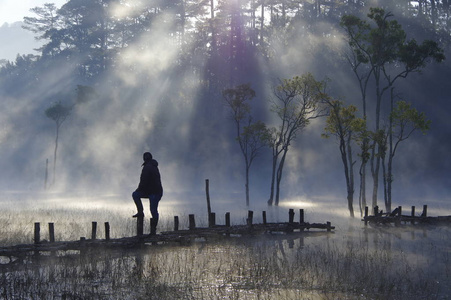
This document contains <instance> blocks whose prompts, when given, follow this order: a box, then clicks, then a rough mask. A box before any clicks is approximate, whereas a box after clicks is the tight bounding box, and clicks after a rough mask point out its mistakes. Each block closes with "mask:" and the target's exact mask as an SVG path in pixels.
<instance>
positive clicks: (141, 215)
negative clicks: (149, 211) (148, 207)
mask: <svg viewBox="0 0 451 300" xmlns="http://www.w3.org/2000/svg"><path fill="white" fill-rule="evenodd" d="M138 217H144V213H137V214H135V215H133V218H138Z"/></svg>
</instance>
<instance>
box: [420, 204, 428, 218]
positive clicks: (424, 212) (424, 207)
mask: <svg viewBox="0 0 451 300" xmlns="http://www.w3.org/2000/svg"><path fill="white" fill-rule="evenodd" d="M421 216H422V217H427V216H428V206H427V205H423V213H422V214H421Z"/></svg>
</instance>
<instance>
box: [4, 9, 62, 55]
mask: <svg viewBox="0 0 451 300" xmlns="http://www.w3.org/2000/svg"><path fill="white" fill-rule="evenodd" d="M45 3H54V4H55V5H56V6H57V7H61V6H62V5H63V4H64V3H66V0H20V1H18V0H0V45H2V46H1V47H0V59H7V60H10V61H15V59H16V57H17V54H20V55H24V54H25V55H26V54H37V53H36V52H35V51H34V50H33V49H36V48H38V47H39V46H40V44H39V43H37V42H36V41H35V39H34V34H33V33H32V32H30V31H28V30H25V29H22V28H21V26H20V24H14V23H15V22H19V21H23V17H26V16H33V15H34V14H33V13H32V12H30V9H31V8H33V7H37V6H43V5H44V4H45ZM6 23H8V24H6ZM12 24H13V25H12Z"/></svg>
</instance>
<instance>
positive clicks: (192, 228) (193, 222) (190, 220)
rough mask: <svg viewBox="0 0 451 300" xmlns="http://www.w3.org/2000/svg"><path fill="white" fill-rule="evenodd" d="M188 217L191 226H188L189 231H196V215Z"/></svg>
mask: <svg viewBox="0 0 451 300" xmlns="http://www.w3.org/2000/svg"><path fill="white" fill-rule="evenodd" d="M188 217H189V225H188V228H189V230H194V229H196V220H195V219H194V215H188Z"/></svg>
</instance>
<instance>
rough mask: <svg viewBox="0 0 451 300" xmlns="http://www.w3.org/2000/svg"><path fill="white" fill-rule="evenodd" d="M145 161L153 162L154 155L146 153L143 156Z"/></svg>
mask: <svg viewBox="0 0 451 300" xmlns="http://www.w3.org/2000/svg"><path fill="white" fill-rule="evenodd" d="M143 160H144V162H149V161H151V160H152V154H150V152H144V154H143Z"/></svg>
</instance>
